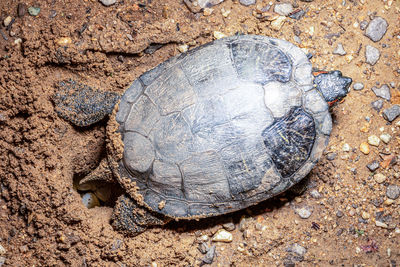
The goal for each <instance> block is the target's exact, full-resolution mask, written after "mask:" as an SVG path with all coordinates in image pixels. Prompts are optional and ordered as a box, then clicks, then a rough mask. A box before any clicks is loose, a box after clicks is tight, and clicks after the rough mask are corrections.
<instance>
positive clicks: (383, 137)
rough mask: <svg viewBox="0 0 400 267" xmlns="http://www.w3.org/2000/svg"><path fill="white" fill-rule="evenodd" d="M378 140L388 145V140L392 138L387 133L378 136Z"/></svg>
mask: <svg viewBox="0 0 400 267" xmlns="http://www.w3.org/2000/svg"><path fill="white" fill-rule="evenodd" d="M379 138H380V139H381V140H382V141H383V142H384V143H385V144H388V143H389V142H390V140H392V136H391V135H390V134H388V133H383V134H381V135H380V136H379Z"/></svg>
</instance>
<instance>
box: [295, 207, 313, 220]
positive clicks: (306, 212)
mask: <svg viewBox="0 0 400 267" xmlns="http://www.w3.org/2000/svg"><path fill="white" fill-rule="evenodd" d="M296 213H297V214H298V215H299V216H300V218H302V219H308V218H310V216H311V214H312V209H311V208H310V207H302V208H299V209H296Z"/></svg>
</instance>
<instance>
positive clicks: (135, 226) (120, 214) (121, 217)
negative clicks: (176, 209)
mask: <svg viewBox="0 0 400 267" xmlns="http://www.w3.org/2000/svg"><path fill="white" fill-rule="evenodd" d="M111 219H112V221H113V222H112V225H113V226H114V228H115V229H116V230H117V231H120V232H123V233H124V234H128V235H131V236H136V235H138V234H140V233H142V232H144V231H145V230H146V229H147V227H149V226H155V225H164V224H166V223H167V222H168V221H169V220H168V219H167V218H165V217H163V216H162V215H158V214H156V213H154V212H151V211H149V210H147V209H146V208H144V207H140V206H138V205H137V204H136V202H135V201H134V200H133V199H132V198H131V197H129V196H128V195H127V194H124V195H122V196H120V197H119V199H118V201H117V204H116V206H115V208H114V213H113V215H112V218H111Z"/></svg>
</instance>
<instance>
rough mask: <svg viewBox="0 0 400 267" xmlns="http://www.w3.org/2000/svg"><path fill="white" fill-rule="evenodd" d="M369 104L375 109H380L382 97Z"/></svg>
mask: <svg viewBox="0 0 400 267" xmlns="http://www.w3.org/2000/svg"><path fill="white" fill-rule="evenodd" d="M371 106H372V108H373V109H375V110H376V111H378V112H379V111H380V110H381V109H382V107H383V100H382V99H378V100H376V101H374V102H371Z"/></svg>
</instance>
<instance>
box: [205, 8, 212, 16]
mask: <svg viewBox="0 0 400 267" xmlns="http://www.w3.org/2000/svg"><path fill="white" fill-rule="evenodd" d="M213 11H214V9H212V8H208V7H205V8H204V10H203V15H204V16H210V15H211V14H212V13H213Z"/></svg>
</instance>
